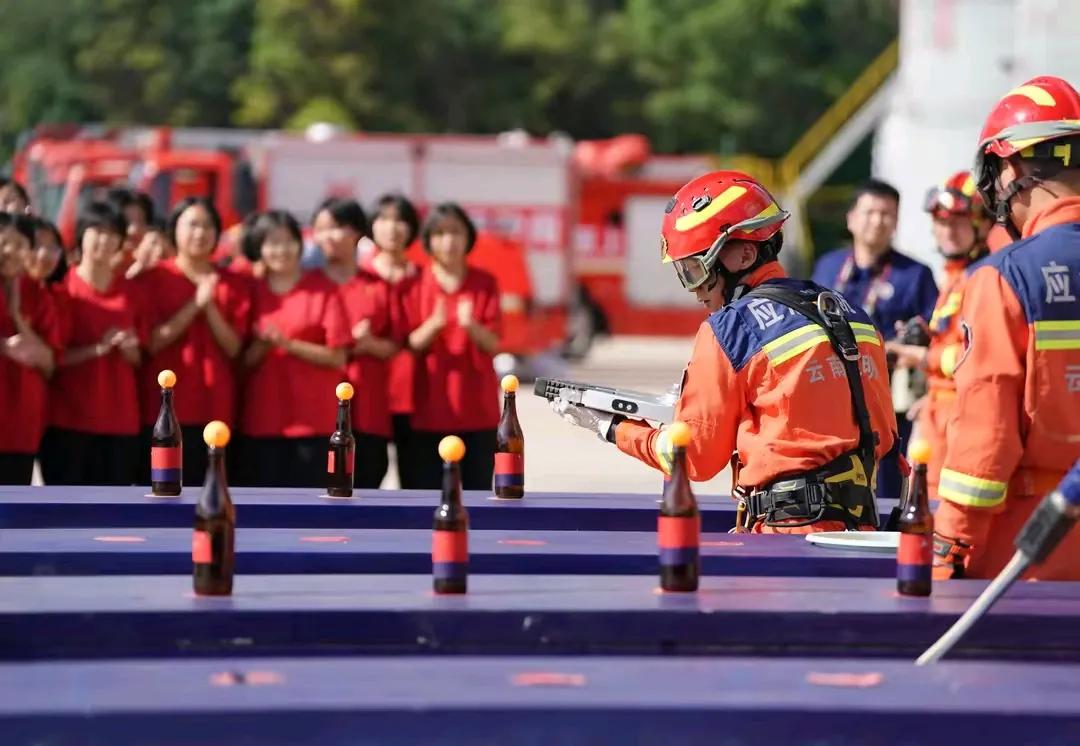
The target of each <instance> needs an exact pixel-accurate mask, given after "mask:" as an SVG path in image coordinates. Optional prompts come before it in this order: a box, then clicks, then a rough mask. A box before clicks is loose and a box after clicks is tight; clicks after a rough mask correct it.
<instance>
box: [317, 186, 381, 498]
mask: <svg viewBox="0 0 1080 746" xmlns="http://www.w3.org/2000/svg"><path fill="white" fill-rule="evenodd" d="M312 231H313V233H314V236H315V243H316V244H317V245H318V246H319V249H320V250H321V251H322V253H323V254H324V255H325V257H326V266H325V267H324V268H323V272H325V273H326V276H327V277H328V278H330V280H332V281H333V282H334V284H335V285H337V286H338V291H339V292H340V293H341V299H342V301H343V302H344V304H345V314H346V316H347V317H348V322H349V328H350V330H351V331H352V339H353V343H352V346H351V347H350V349H349V350H348V357H349V362H348V365H347V368H346V372H347V374H348V377H349V381H350V382H351V383H352V385H353V388H354V389H355V390H356V395H355V396H354V397H353V400H352V418H353V435H354V437H355V438H356V473H355V475H354V481H355V484H356V486H357V487H360V488H363V489H378V487H379V485H380V484H382V480H383V477H385V476H386V469H387V466H388V463H389V461H388V458H387V452H386V449H387V444H388V443H389V440H390V407H389V405H388V402H387V397H386V391H387V379H388V375H387V373H388V368H389V364H388V360H389V359H390V358H392V357H393V356H394V355H395V354H396V353H397V352H398V351H399V350H400V349H401V347H400V345H399V344H398V343H397V342H396V341H395V340H394V325H393V316H394V313H393V308H392V305H393V298H392V290H391V287H390V285H389V283H387V282H385V281H383V280H382V279H381V278H380V277H378V276H376V275H373V274H371V273H370V272H365V271H364V270H362V269H359V268H358V267H357V262H356V244H357V243H358V242H359V241H360V239H361V238H363V237H364V236H366V235H367V232H368V227H367V218H366V217H365V215H364V211H363V209H361V207H360V205H359V204H357V203H356V201H355V200H351V199H350V200H346V199H336V198H331V199H328V200H326V201H325V202H323V203H322V204H321V205H319V207H318V208H317V209H316V210H315V221H314V223H313V224H312Z"/></svg>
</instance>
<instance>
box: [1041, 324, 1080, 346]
mask: <svg viewBox="0 0 1080 746" xmlns="http://www.w3.org/2000/svg"><path fill="white" fill-rule="evenodd" d="M1035 349H1036V350H1080V321H1036V322H1035Z"/></svg>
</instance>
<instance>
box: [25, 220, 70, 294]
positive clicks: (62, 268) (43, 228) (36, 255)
mask: <svg viewBox="0 0 1080 746" xmlns="http://www.w3.org/2000/svg"><path fill="white" fill-rule="evenodd" d="M33 221H34V245H33V248H31V250H30V255H29V257H28V258H27V261H26V274H27V276H29V277H30V278H31V279H33V280H36V281H37V282H38V283H39V284H41V285H43V286H45V287H46V288H49V289H53V286H54V285H56V283H58V282H59V281H60V280H62V279H64V275H65V274H67V269H68V265H67V259H66V258H65V257H64V242H63V240H62V239H61V238H60V231H59V230H57V228H56V226H55V225H53V224H52V223H50V222H49V221H48V220H45V219H44V218H34V219H33Z"/></svg>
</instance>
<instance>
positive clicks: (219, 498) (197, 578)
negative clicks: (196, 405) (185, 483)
mask: <svg viewBox="0 0 1080 746" xmlns="http://www.w3.org/2000/svg"><path fill="white" fill-rule="evenodd" d="M214 425H219V426H220V427H221V428H224V436H222V435H221V431H220V430H214V431H211V428H212V427H213V426H214ZM204 438H205V439H206V441H207V444H208V445H209V448H210V450H209V464H208V465H207V468H206V479H205V480H204V481H203V488H202V494H200V495H199V501H198V502H197V503H196V504H195V533H194V535H193V537H192V543H191V558H192V562H193V564H194V570H193V573H192V580H193V583H194V587H195V593H196V594H198V595H200V596H228V595H230V594H231V593H232V586H233V572H234V568H235V566H236V507H235V506H234V505H233V502H232V498H230V497H229V484H228V482H227V481H226V479H225V446H226V444H228V442H229V438H228V428H227V427H225V424H224V423H221V422H211V423H210V424H209V425H207V426H206V430H205V431H204Z"/></svg>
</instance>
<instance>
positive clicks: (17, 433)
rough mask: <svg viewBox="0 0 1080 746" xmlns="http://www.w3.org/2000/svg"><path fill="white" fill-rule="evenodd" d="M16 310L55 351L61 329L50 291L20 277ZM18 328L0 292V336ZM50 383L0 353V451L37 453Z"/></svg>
mask: <svg viewBox="0 0 1080 746" xmlns="http://www.w3.org/2000/svg"><path fill="white" fill-rule="evenodd" d="M16 282H17V283H19V312H20V314H21V315H22V318H23V319H24V320H25V321H26V322H27V323H28V324H29V326H30V328H31V329H32V330H33V331H34V333H35V334H36V335H37V336H38V337H40V338H41V341H42V342H44V343H45V344H47V345H49V347H51V348H53V350H55V351H58V350H59V349H60V344H61V342H62V340H61V334H62V329H61V326H60V316H59V314H58V313H57V309H56V304H55V302H54V301H53V299H52V294H51V293H50V292H49V291H48V290H46V289H45V288H43V287H42V286H41V285H39V284H38V283H37V282H35V281H34V280H32V279H30V278H29V277H26V276H25V275H24V276H21V277H19V278H18V279H17V280H16ZM17 333H18V330H17V328H16V327H15V321H14V319H13V317H12V313H11V308H10V307H9V306H8V300H7V298H6V296H5V295H4V293H0V339H4V338H7V337H10V336H13V335H14V334H17ZM48 390H49V384H48V381H47V380H46V379H45V376H44V374H43V373H42V372H41V371H40V370H38V369H36V368H31V367H28V366H26V365H23V364H22V363H18V362H16V361H14V360H12V359H11V358H10V357H8V356H7V355H2V354H0V392H3V393H2V394H0V401H2V402H3V404H2V405H0V453H37V449H38V444H39V443H40V442H41V434H42V433H43V432H44V430H45V408H46V402H47V398H48V396H47V395H48Z"/></svg>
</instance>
